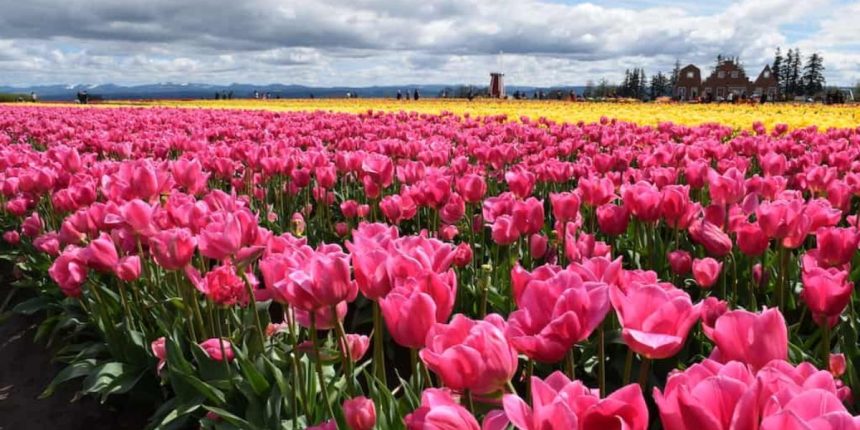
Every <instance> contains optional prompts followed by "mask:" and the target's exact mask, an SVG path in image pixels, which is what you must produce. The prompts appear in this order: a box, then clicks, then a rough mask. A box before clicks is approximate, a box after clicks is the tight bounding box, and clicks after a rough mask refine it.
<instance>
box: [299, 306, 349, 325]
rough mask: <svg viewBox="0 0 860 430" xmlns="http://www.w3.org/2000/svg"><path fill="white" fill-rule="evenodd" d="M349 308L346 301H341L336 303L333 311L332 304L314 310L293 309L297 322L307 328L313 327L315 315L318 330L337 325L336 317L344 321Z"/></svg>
mask: <svg viewBox="0 0 860 430" xmlns="http://www.w3.org/2000/svg"><path fill="white" fill-rule="evenodd" d="M347 310H348V309H347V305H346V302H340V303H338V304H337V305H335V307H334V312H332V309H331V306H327V307H322V308H319V309H316V310H313V311H306V310H304V309H298V308H294V309H292V311H293V312H294V313H295V316H296V323H297V324H298V325H299V326H301V327H304V328H306V329H310V328H311V315H313V317H314V324H315V328H316V329H317V330H331V329H333V328H334V326H335V325H336V322H335V318H337V321H343V318H344V317H345V316H346V312H347Z"/></svg>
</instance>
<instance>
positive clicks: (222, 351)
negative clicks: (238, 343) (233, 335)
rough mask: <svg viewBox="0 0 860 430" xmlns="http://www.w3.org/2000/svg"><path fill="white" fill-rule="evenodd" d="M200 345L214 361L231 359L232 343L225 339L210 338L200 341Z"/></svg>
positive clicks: (233, 355) (232, 356) (232, 354)
mask: <svg viewBox="0 0 860 430" xmlns="http://www.w3.org/2000/svg"><path fill="white" fill-rule="evenodd" d="M200 347H201V348H203V351H204V352H205V353H206V355H208V356H209V358H211V359H212V360H215V361H225V360H226V361H233V358H235V354H234V353H233V344H231V343H230V341H229V340H227V339H223V340H222V339H218V338H212V339H207V340H204V341H203V342H200Z"/></svg>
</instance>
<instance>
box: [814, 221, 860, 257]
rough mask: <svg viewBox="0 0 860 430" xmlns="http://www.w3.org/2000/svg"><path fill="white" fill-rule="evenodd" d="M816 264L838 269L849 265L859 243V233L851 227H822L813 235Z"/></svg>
mask: <svg viewBox="0 0 860 430" xmlns="http://www.w3.org/2000/svg"><path fill="white" fill-rule="evenodd" d="M815 241H816V243H817V245H818V246H817V254H816V256H817V258H818V263H819V264H820V265H822V266H825V267H838V266H842V265H844V264H846V263H850V262H851V259H852V258H853V257H854V254H855V253H856V252H857V245H858V243H860V233H858V232H857V229H855V228H853V227H849V228H835V227H822V228H820V229H818V232H817V233H816V234H815Z"/></svg>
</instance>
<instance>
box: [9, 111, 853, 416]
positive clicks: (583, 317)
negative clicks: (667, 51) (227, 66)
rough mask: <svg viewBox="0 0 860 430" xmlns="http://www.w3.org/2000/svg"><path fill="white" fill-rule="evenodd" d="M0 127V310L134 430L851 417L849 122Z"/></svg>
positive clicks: (80, 121)
mask: <svg viewBox="0 0 860 430" xmlns="http://www.w3.org/2000/svg"><path fill="white" fill-rule="evenodd" d="M2 113H3V115H0V131H2V132H0V167H2V168H3V169H2V171H3V173H0V194H2V196H3V197H2V199H3V200H2V203H3V208H4V212H3V214H2V222H3V227H4V228H5V233H4V234H3V238H4V241H5V242H6V244H7V247H6V249H4V251H3V253H4V255H6V256H7V257H8V259H9V260H12V261H13V263H14V269H15V273H17V275H18V277H19V278H20V282H18V284H20V285H23V286H29V287H31V290H33V291H34V292H36V296H35V298H33V299H31V300H29V301H27V302H24V303H22V304H21V305H19V308H18V309H19V310H21V311H27V310H29V311H35V310H41V311H44V312H46V314H47V315H48V318H47V320H46V324H48V323H49V324H50V326H49V327H48V328H46V329H45V331H46V332H49V331H50V332H53V333H54V336H55V337H56V338H58V339H61V340H60V341H61V342H66V343H67V344H68V345H69V350H70V351H72V352H73V353H69V354H66V355H64V359H65V360H66V361H67V362H68V365H69V367H68V368H67V370H64V371H63V372H61V374H60V375H58V377H57V380H56V382H57V383H60V382H63V381H66V380H69V379H73V378H76V377H83V378H84V380H83V391H84V392H87V393H92V394H98V395H101V396H103V397H107V396H110V395H115V394H120V393H128V392H144V391H146V390H147V388H149V389H152V387H153V386H154V387H157V386H158V384H157V383H158V382H160V384H161V385H162V386H163V388H164V389H152V390H151V400H152V402H153V403H154V404H157V405H159V406H160V407H159V409H158V411H156V413H155V415H154V417H153V426H155V427H158V428H170V426H176V425H182V424H183V423H187V422H198V423H200V425H202V426H203V427H205V428H219V429H220V428H224V429H227V428H305V427H311V426H316V427H317V428H352V429H370V428H381V429H388V428H403V427H404V426H405V427H406V428H414V429H420V428H426V429H446V428H458V429H459V428H484V429H504V428H506V427H509V426H513V427H515V428H518V429H567V428H582V429H597V428H605V427H614V426H619V427H621V428H630V429H645V428H650V427H649V426H656V425H658V424H657V423H658V422H659V423H662V426H663V428H667V429H684V428H695V427H697V426H705V428H708V429H711V428H713V429H730V428H732V429H759V428H761V429H775V428H834V429H837V428H838V429H842V428H845V429H849V428H857V427H858V426H860V420H858V418H856V417H854V416H853V415H852V413H851V412H850V411H852V410H853V408H854V407H855V404H854V399H853V397H852V395H851V388H856V387H857V383H858V380H857V373H856V368H855V362H856V357H857V356H858V353H857V327H856V326H857V324H858V319H857V317H856V314H855V311H854V308H855V305H856V297H855V296H856V295H855V294H854V284H853V282H852V281H853V279H854V278H856V274H855V273H854V272H853V271H852V268H853V267H855V266H856V264H855V261H854V260H855V259H856V258H857V252H856V251H857V248H858V242H860V231H858V227H857V217H856V215H854V213H855V212H856V208H857V205H858V202H860V201H858V199H857V198H856V196H858V195H860V162H858V161H860V160H858V153H860V133H858V132H857V131H855V130H850V129H831V130H828V131H827V132H819V131H818V130H816V129H800V130H789V129H788V128H787V127H784V126H780V127H775V128H774V129H773V130H766V129H765V128H764V127H763V126H761V125H755V126H754V127H753V128H752V129H750V130H748V131H743V132H740V133H736V132H734V131H733V130H731V129H730V128H727V127H723V126H718V125H705V126H699V127H693V128H690V127H682V126H677V125H672V124H661V125H660V126H658V127H640V126H636V125H634V124H630V123H621V122H615V121H608V120H607V121H603V122H600V123H595V124H579V125H572V124H555V123H552V122H550V121H546V120H541V121H537V122H532V121H529V120H527V119H525V118H523V119H522V121H521V122H519V123H510V122H507V121H505V119H504V118H502V117H485V118H469V117H466V118H462V117H457V116H453V115H441V116H427V115H418V114H405V113H401V114H380V113H369V114H363V115H355V116H354V115H346V114H333V113H293V114H279V113H271V112H248V111H208V110H178V109H145V110H121V109H110V110H100V109H93V110H90V109H60V108H17V107H16V108H3V109H2ZM45 273H47V274H48V275H49V278H50V282H46V281H45V278H44V275H45ZM57 287H59V288H57ZM786 319H787V320H788V324H787V323H786ZM791 363H796V364H791ZM819 369H823V370H819ZM636 374H638V377H637V376H636ZM148 381H149V382H151V383H148ZM589 387H591V388H589ZM49 389H50V387H49ZM649 404H651V405H654V406H655V407H656V409H653V408H652V409H651V410H652V411H655V410H656V411H659V413H658V414H653V413H652V414H649ZM479 422H480V423H481V424H480V425H479Z"/></svg>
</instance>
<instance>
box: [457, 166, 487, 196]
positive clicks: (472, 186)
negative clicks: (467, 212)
mask: <svg viewBox="0 0 860 430" xmlns="http://www.w3.org/2000/svg"><path fill="white" fill-rule="evenodd" d="M457 192H458V193H460V194H461V195H462V196H463V199H464V200H466V201H467V202H469V203H478V202H480V201H481V199H483V198H484V194H486V193H487V182H486V181H484V177H483V176H481V175H477V174H474V173H471V174H468V175H465V176H463V177H462V178H460V179H458V180H457Z"/></svg>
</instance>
